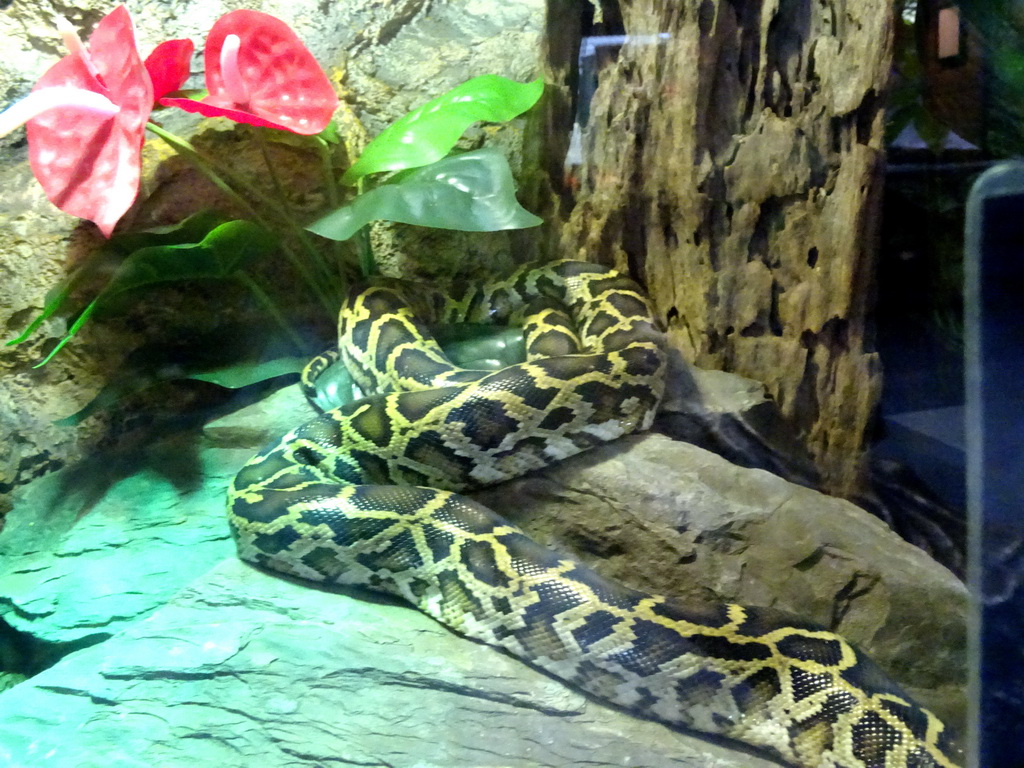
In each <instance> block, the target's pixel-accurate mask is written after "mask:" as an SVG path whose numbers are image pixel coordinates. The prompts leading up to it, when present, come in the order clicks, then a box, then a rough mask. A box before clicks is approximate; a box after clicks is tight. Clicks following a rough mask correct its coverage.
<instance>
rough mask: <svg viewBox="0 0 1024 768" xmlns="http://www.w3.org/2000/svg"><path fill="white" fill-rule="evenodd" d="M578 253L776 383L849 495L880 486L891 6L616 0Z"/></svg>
mask: <svg viewBox="0 0 1024 768" xmlns="http://www.w3.org/2000/svg"><path fill="white" fill-rule="evenodd" d="M616 3H617V8H614V9H612V10H613V11H615V12H616V13H620V14H621V18H622V22H623V26H624V27H625V32H626V34H627V35H629V38H628V41H627V42H626V44H625V45H623V47H622V48H621V51H620V52H619V54H618V56H617V58H615V60H614V61H613V62H612V63H611V64H609V65H608V66H606V67H605V68H604V69H603V70H602V71H601V72H600V76H599V84H598V87H597V91H596V93H595V96H594V98H593V101H592V103H591V105H590V116H589V120H588V123H587V125H586V127H585V130H584V148H583V159H582V165H581V166H579V168H578V169H573V173H574V184H575V185H576V186H577V187H578V195H577V200H576V204H575V206H574V207H573V208H572V210H571V212H570V213H569V214H568V215H567V216H566V217H565V219H564V226H563V228H562V232H561V251H562V253H563V254H565V255H576V256H579V257H582V258H587V259H591V260H597V261H601V262H604V263H608V264H614V265H616V266H618V267H620V268H626V269H628V270H629V271H631V272H632V273H633V274H634V275H635V276H637V277H638V278H639V279H641V280H642V281H644V282H645V283H646V284H647V287H648V289H649V290H650V292H651V295H652V297H653V299H654V302H655V304H656V307H657V310H658V312H659V314H660V315H661V317H662V318H663V319H664V321H665V322H666V324H667V326H668V330H669V336H670V338H671V341H672V343H673V344H674V345H675V346H676V347H678V348H679V349H680V350H682V351H683V353H684V354H685V355H686V356H687V358H688V359H690V360H691V361H692V362H694V363H696V364H697V365H700V366H703V367H709V368H718V369H722V370H727V371H733V372H736V373H739V374H741V375H744V376H748V377H751V378H755V379H758V380H760V381H763V382H765V384H766V385H767V386H768V389H769V391H770V392H771V394H772V396H773V397H774V398H775V399H776V400H777V401H778V403H779V406H780V407H781V409H782V412H783V413H784V415H785V417H786V419H787V420H788V421H789V422H791V424H792V425H793V426H794V427H795V428H796V429H797V430H798V432H799V434H800V435H802V437H803V439H804V440H805V441H806V443H807V447H808V449H809V450H810V452H811V454H812V455H813V457H814V459H815V461H816V463H817V466H818V468H819V470H820V472H821V479H822V484H823V486H824V487H825V488H827V489H828V490H830V491H833V492H836V493H840V494H851V493H853V492H855V491H856V490H857V488H858V487H859V486H860V485H861V483H862V482H863V477H864V461H863V451H864V445H865V435H866V433H867V430H868V427H869V422H870V420H871V417H872V414H873V412H874V410H875V407H876V405H877V402H878V398H879V394H880V386H881V371H880V366H879V361H878V358H877V356H876V354H875V353H873V352H872V351H871V347H870V335H869V327H868V322H867V315H868V310H869V305H870V298H871V296H872V292H873V285H872V283H873V275H874V263H873V259H874V253H875V246H876V230H877V221H878V215H879V202H880V185H881V167H882V162H883V143H882V140H883V98H882V97H883V95H884V89H885V85H886V82H887V79H888V73H889V68H890V63H891V58H892V40H893V28H892V27H893V25H892V22H893V18H892V7H891V0H760V1H759V2H748V3H736V2H730V1H729V0H610V2H606V3H605V5H606V6H608V5H609V4H611V5H615V4H616Z"/></svg>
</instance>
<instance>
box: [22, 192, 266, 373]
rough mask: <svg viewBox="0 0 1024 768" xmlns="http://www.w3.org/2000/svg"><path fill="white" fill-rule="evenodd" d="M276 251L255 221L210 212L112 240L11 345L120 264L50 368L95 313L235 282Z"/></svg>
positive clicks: (52, 295)
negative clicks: (189, 284) (192, 287)
mask: <svg viewBox="0 0 1024 768" xmlns="http://www.w3.org/2000/svg"><path fill="white" fill-rule="evenodd" d="M275 248H276V238H274V236H273V235H271V234H270V233H269V232H267V231H266V230H265V229H263V228H262V227H260V226H259V225H258V224H254V223H252V222H250V221H222V220H221V219H220V218H219V217H218V216H217V215H216V214H212V213H210V212H208V211H204V212H201V213H197V214H195V215H194V216H191V217H189V218H188V219H186V220H184V221H182V222H181V223H180V224H177V225H174V226H171V227H160V228H156V229H150V230H145V231H141V232H136V233H132V234H130V235H123V236H120V237H115V238H112V239H111V240H110V242H109V244H108V245H107V247H106V248H103V249H100V250H98V251H96V252H95V253H94V254H92V256H90V258H89V259H88V260H87V261H86V262H85V264H84V265H83V266H82V267H81V268H80V269H78V270H77V271H76V272H74V273H73V274H72V275H71V276H69V277H68V279H67V280H65V281H64V283H62V284H61V285H60V286H58V287H57V289H55V290H54V291H51V292H50V294H49V295H48V296H47V302H46V306H45V307H44V308H43V311H42V312H41V313H40V315H39V316H38V317H37V318H36V319H35V320H33V321H32V323H31V324H30V325H29V326H28V328H27V329H26V330H25V332H24V333H22V334H21V336H19V337H18V338H16V339H13V340H11V341H9V342H7V343H8V344H18V343H21V342H23V341H25V340H26V339H28V337H29V336H30V335H31V334H32V333H33V332H34V331H35V330H36V329H37V328H38V327H39V326H40V325H41V324H42V322H43V321H44V320H46V319H47V318H49V317H50V316H51V315H53V314H54V313H55V312H57V311H58V310H59V309H60V308H61V307H62V306H63V305H64V303H65V301H66V300H67V299H68V298H69V297H70V295H71V293H72V292H73V291H74V289H75V288H77V287H78V286H80V285H82V284H83V283H85V282H86V281H88V280H90V279H92V278H93V277H95V276H96V275H97V274H99V273H101V272H103V271H105V269H106V268H109V266H110V264H111V260H112V258H120V265H119V266H117V267H116V268H115V269H114V270H113V274H111V276H110V278H109V280H108V281H107V283H106V285H105V286H104V287H103V289H102V290H100V292H99V293H98V294H97V295H96V297H95V298H94V299H93V300H92V301H91V302H89V304H88V305H87V306H86V307H85V309H84V310H82V312H81V313H80V314H79V315H78V318H77V319H76V320H75V322H74V323H73V324H72V325H71V327H70V328H69V329H68V331H67V333H66V334H65V335H64V337H63V338H62V339H61V340H60V342H58V344H57V346H56V347H54V348H53V350H52V351H51V352H50V354H49V355H47V356H46V358H45V359H44V360H43V361H42V362H41V363H39V364H38V365H36V367H37V368H38V367H39V366H41V365H44V364H45V363H47V362H48V361H49V360H50V359H51V358H52V357H53V356H54V355H55V354H57V352H59V351H60V350H61V348H63V346H64V345H65V344H67V343H68V342H69V341H70V340H71V339H72V338H73V337H74V336H75V334H77V333H78V331H79V330H80V329H81V328H82V326H83V325H84V324H85V322H86V320H88V319H89V318H90V317H91V316H92V315H93V314H94V313H96V312H103V311H106V312H117V311H120V310H121V309H122V308H123V306H124V304H125V299H126V298H127V297H129V296H134V295H137V294H138V292H140V291H143V290H145V289H147V288H150V287H152V286H154V285H157V284H160V283H168V282H175V281H180V280H208V279H225V278H230V277H233V276H234V275H235V274H236V273H237V272H238V271H239V270H240V269H242V268H243V267H245V266H246V265H248V264H250V263H251V262H253V261H254V260H256V259H258V258H261V257H263V256H266V255H267V254H269V253H271V252H272V251H273V250H274V249H275Z"/></svg>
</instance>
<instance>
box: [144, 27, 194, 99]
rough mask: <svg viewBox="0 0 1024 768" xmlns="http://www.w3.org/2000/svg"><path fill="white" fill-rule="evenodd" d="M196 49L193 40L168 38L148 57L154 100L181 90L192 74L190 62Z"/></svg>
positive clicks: (147, 63) (147, 69) (147, 66)
mask: <svg viewBox="0 0 1024 768" xmlns="http://www.w3.org/2000/svg"><path fill="white" fill-rule="evenodd" d="M194 49H195V45H193V44H192V41H191V40H187V39H186V40H168V41H166V42H163V43H160V45H158V46H157V47H156V48H154V49H153V52H152V53H151V54H149V56H147V57H146V71H147V72H149V77H150V79H151V80H152V81H153V101H159V100H160V99H162V98H163V97H164V96H166V95H167V94H168V93H174V92H175V91H178V90H181V86H183V85H184V84H185V81H186V80H188V76H189V75H190V74H191V73H190V71H189V63H190V62H191V61H192V51H193V50H194Z"/></svg>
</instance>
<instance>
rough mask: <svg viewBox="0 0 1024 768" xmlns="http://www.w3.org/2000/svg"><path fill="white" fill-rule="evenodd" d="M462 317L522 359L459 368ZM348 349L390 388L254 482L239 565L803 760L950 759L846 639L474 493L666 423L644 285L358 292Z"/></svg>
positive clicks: (553, 283)
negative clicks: (600, 568)
mask: <svg viewBox="0 0 1024 768" xmlns="http://www.w3.org/2000/svg"><path fill="white" fill-rule="evenodd" d="M455 321H466V322H493V323H508V322H518V323H521V324H522V325H523V327H524V335H525V339H526V349H527V359H526V362H524V363H521V364H518V365H513V366H510V367H506V368H503V369H501V370H498V371H470V370H464V369H461V368H457V367H455V366H453V365H452V364H451V363H449V362H448V360H447V359H446V358H445V356H444V354H443V352H442V351H441V348H440V347H439V346H438V344H437V342H436V341H434V340H433V338H432V337H431V336H430V334H429V333H428V331H427V329H426V324H427V323H435V322H455ZM338 354H340V356H341V357H342V359H343V360H344V362H345V364H346V365H347V366H348V368H349V370H350V371H351V373H352V375H353V377H354V378H355V380H356V382H357V383H358V384H359V386H360V388H361V389H362V390H363V392H372V393H375V394H372V395H370V396H368V397H366V398H365V399H363V400H359V401H356V402H354V403H350V404H348V405H346V406H343V407H340V408H336V409H333V410H328V411H326V412H325V413H323V414H322V415H320V416H319V417H317V418H315V419H314V420H312V421H310V422H308V423H307V424H305V425H303V426H301V427H298V428H297V429H295V430H293V431H291V432H289V433H288V434H287V435H285V436H284V437H283V438H281V439H280V440H279V441H277V442H275V443H274V444H272V445H270V446H268V447H267V448H265V449H264V450H263V451H261V452H260V453H259V454H258V455H257V456H255V457H254V458H253V459H252V460H250V461H249V463H248V464H246V465H245V467H243V469H242V470H241V471H240V472H239V473H238V475H237V477H236V478H235V481H234V483H233V485H232V488H231V490H230V494H229V495H230V498H229V517H230V523H231V527H232V531H233V534H234V536H235V539H236V542H237V544H238V550H239V555H240V557H242V559H244V560H246V561H249V562H252V563H254V564H256V565H258V566H261V567H265V568H269V569H273V570H276V571H279V572H283V573H286V574H289V575H292V576H296V577H299V578H303V579H308V580H312V581H317V582H323V583H330V584H344V585H359V586H363V587H368V588H370V589H374V590H379V591H382V592H386V593H390V594H392V595H397V596H400V597H402V598H404V599H405V600H407V601H409V602H410V603H412V604H413V605H415V606H417V607H418V608H419V609H420V610H422V611H424V612H426V613H427V614H429V615H430V616H432V617H434V618H435V619H437V620H438V621H440V622H442V623H443V624H445V625H446V626H448V627H449V628H451V629H452V630H454V631H455V632H458V633H461V634H463V635H468V636H469V637H473V638H476V639H478V640H481V641H483V642H485V643H488V644H491V645H494V646H498V647H500V648H503V649H505V650H506V651H508V652H510V653H511V654H513V655H515V656H518V657H520V658H522V659H524V660H526V661H528V662H530V663H532V664H535V665H537V666H539V667H542V668H543V669H545V670H547V671H548V672H550V673H552V674H554V675H555V676H557V677H559V678H561V679H563V680H566V681H568V682H570V683H572V684H574V685H576V686H578V687H579V688H581V689H583V690H584V691H587V692H589V693H591V694H593V695H595V696H597V697H598V698H601V699H605V700H607V701H610V702H612V703H614V704H617V705H619V706H622V707H625V708H627V709H629V710H630V711H632V712H635V713H637V714H639V715H640V716H645V717H649V718H652V719H656V720H660V721H662V722H665V723H668V724H670V725H672V726H679V727H683V728H687V729H695V730H698V731H704V732H708V733H712V734H717V735H720V736H724V737H727V738H732V739H736V740H739V741H741V742H744V743H746V744H748V745H750V746H752V747H754V748H756V749H758V750H761V751H763V752H765V753H767V754H770V755H772V756H774V757H778V758H781V759H783V760H785V761H787V762H789V763H791V764H793V765H795V766H800V767H801V768H826V766H828V767H831V768H932V767H935V768H938V767H939V766H941V767H942V768H956V766H957V762H958V758H957V757H956V756H955V754H956V747H955V746H954V743H953V738H952V735H951V733H950V731H949V730H948V729H947V728H945V726H944V725H943V724H942V722H941V721H940V720H939V719H938V718H937V717H936V716H935V715H933V714H932V713H931V712H929V711H927V710H925V709H923V708H920V707H918V706H917V705H916V704H914V703H913V702H911V701H910V699H908V697H907V696H906V695H905V694H904V693H903V692H902V691H901V690H900V689H899V688H898V687H897V686H896V685H895V684H894V683H892V682H891V681H889V680H888V679H887V678H886V677H885V676H884V674H883V673H882V672H880V671H879V670H878V668H877V667H876V666H875V665H874V664H873V663H872V662H871V661H870V660H868V659H867V658H865V657H864V656H863V655H862V654H861V653H860V652H858V651H856V650H855V649H854V648H853V647H852V646H851V645H850V644H848V643H847V642H846V641H845V640H843V639H842V638H841V637H839V636H838V635H835V634H833V633H831V632H828V631H825V630H823V629H820V628H818V627H815V626H813V625H810V624H806V623H803V622H800V621H798V620H793V619H792V618H789V617H783V616H781V615H780V614H776V613H775V612H773V611H770V610H766V609H758V608H747V607H742V606H739V605H731V604H719V605H708V606H696V607H695V606H692V605H689V604H686V603H683V602H682V601H679V600H676V599H673V598H670V597H663V596H659V595H653V594H648V593H645V592H641V591H637V590H634V589H630V588H627V587H624V586H622V585H620V584H617V583H614V582H611V581H609V580H607V579H604V578H602V577H601V576H599V575H597V574H596V573H595V572H594V571H593V570H591V569H590V568H588V567H587V566H585V565H583V564H582V563H580V562H578V561H576V560H573V559H570V558H567V557H564V556H562V555H560V554H556V553H554V552H552V551H550V550H548V549H546V548H544V547H542V546H540V545H539V544H537V543H535V542H533V541H532V540H531V539H529V538H528V537H527V536H526V535H525V534H524V533H522V532H521V531H520V530H518V529H517V528H516V527H515V526H513V525H512V524H511V523H509V522H507V521H506V520H504V519H503V518H501V517H499V516H498V515H497V514H495V513H494V512H492V511H490V510H489V509H487V508H485V507H483V506H481V505H480V504H477V503H476V502H474V501H473V500H471V499H469V498H467V497H465V496H463V495H460V493H459V492H461V491H466V490H470V489H473V488H479V487H481V486H484V485H489V484H493V483H497V482H500V481H502V480H505V479H508V478H511V477H516V476H519V475H522V474H523V473H525V472H529V471H531V470H534V469H538V468H541V467H544V466H547V465H548V464H550V463H552V462H555V461H558V460H560V459H562V458H565V457H567V456H570V455H572V454H575V453H578V452H580V451H582V450H585V449H587V448H589V447H591V446H594V445H596V444H599V443H602V442H605V441H608V440H612V439H614V438H616V437H618V436H620V435H623V434H626V433H629V432H634V431H637V430H643V429H646V428H648V427H649V426H650V425H651V422H652V420H653V417H654V412H655V409H656V407H657V405H658V402H659V399H660V397H661V393H662V388H663V383H662V379H663V369H664V359H665V358H664V352H663V336H662V334H661V333H660V332H659V330H658V329H657V327H656V324H655V322H654V320H653V318H652V313H651V310H650V308H649V305H648V302H647V299H646V298H645V297H644V295H643V294H642V293H641V292H640V290H639V289H638V287H637V286H636V285H635V284H634V283H633V282H631V281H630V280H628V279H627V278H624V277H622V276H620V275H618V274H617V273H615V272H613V271H611V270H608V269H605V268H604V267H599V266H596V265H593V264H588V263H586V262H578V261H561V262H555V263H553V264H547V265H528V266H525V267H523V268H521V269H519V270H518V271H516V272H515V273H514V274H512V275H511V276H509V277H507V278H505V279H500V280H495V281H494V282H491V283H489V284H487V285H484V286H478V287H475V288H472V289H468V290H466V291H465V292H463V293H461V294H459V295H450V294H444V293H441V292H440V291H432V290H429V289H427V288H425V287H423V286H410V285H409V284H403V283H398V282H392V283H387V282H385V283H383V284H379V285H374V286H371V287H368V288H365V289H364V290H360V291H355V292H353V294H352V295H351V296H350V297H349V301H348V304H347V306H346V307H345V308H344V310H343V311H342V313H341V320H340V325H339V350H338ZM322 367H323V362H322V361H320V360H317V361H314V363H312V364H311V367H310V368H309V370H308V374H309V375H310V377H315V375H316V374H317V373H318V372H319V371H320V369H321V368H322ZM307 383H308V381H307ZM439 488H444V489H445V490H438V489H439Z"/></svg>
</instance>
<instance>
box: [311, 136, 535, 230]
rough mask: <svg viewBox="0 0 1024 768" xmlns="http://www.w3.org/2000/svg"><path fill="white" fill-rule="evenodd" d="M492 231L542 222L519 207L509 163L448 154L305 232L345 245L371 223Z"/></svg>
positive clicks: (491, 153) (489, 154)
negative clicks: (343, 241) (338, 241)
mask: <svg viewBox="0 0 1024 768" xmlns="http://www.w3.org/2000/svg"><path fill="white" fill-rule="evenodd" d="M379 220H384V221H399V222H402V223H405V224H417V225H419V226H421V227H437V228H439V229H458V230H462V231H465V232H494V231H497V230H501V229H523V228H525V227H535V226H537V225H538V224H540V223H541V219H539V218H537V217H536V216H534V215H533V214H532V213H530V212H528V211H527V210H526V209H525V208H523V207H522V206H520V205H519V202H518V201H517V200H516V197H515V182H514V180H513V179H512V171H511V169H510V168H509V167H508V161H507V160H505V157H504V155H502V154H501V153H500V152H498V151H497V150H496V149H491V148H487V147H485V148H483V149H478V150H474V151H473V152H466V153H464V154H461V155H452V156H451V157H446V158H445V159H444V160H440V161H438V162H436V163H433V164H431V165H428V166H426V167H425V168H418V169H416V170H415V171H410V172H409V173H407V174H401V176H400V177H399V178H398V179H396V180H394V181H392V182H389V183H387V184H382V185H381V186H379V187H377V188H376V189H372V190H370V191H369V192H366V193H365V194H362V195H359V196H358V197H357V198H355V200H353V201H352V203H350V204H349V205H345V206H342V207H341V208H338V209H337V210H335V211H332V212H331V213H329V214H327V215H326V216H324V217H323V218H321V219H319V220H317V221H315V222H314V223H313V224H311V225H310V226H309V227H307V229H309V230H310V231H311V232H315V233H316V234H318V235H322V236H323V237H327V238H330V239H331V240H347V239H348V238H350V237H352V235H354V234H355V233H356V232H357V231H358V230H359V228H360V227H362V226H364V225H366V224H368V223H370V222H371V221H379Z"/></svg>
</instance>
